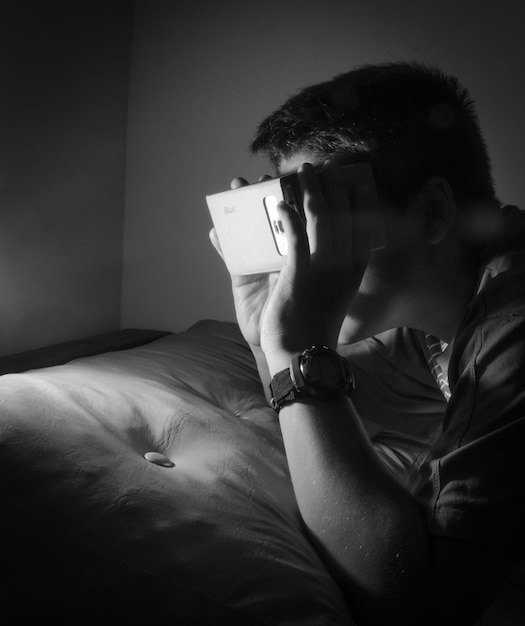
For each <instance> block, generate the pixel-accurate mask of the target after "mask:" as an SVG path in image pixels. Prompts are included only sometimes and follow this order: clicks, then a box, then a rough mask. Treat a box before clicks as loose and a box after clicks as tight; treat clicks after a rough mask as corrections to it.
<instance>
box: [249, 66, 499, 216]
mask: <svg viewBox="0 0 525 626" xmlns="http://www.w3.org/2000/svg"><path fill="white" fill-rule="evenodd" d="M251 149H252V151H253V152H254V153H259V154H265V155H266V156H267V157H269V159H270V160H271V162H272V164H273V165H274V167H278V165H279V162H280V161H281V160H282V159H285V158H288V157H290V156H292V155H293V154H295V153H298V152H301V151H307V152H310V153H312V154H313V155H314V156H316V157H319V158H325V157H327V156H329V155H338V157H339V158H340V159H341V162H345V161H348V162H356V161H370V162H371V163H372V166H373V169H374V174H375V178H376V183H377V186H378V189H379V191H380V192H382V193H383V194H384V195H385V197H386V198H387V199H388V200H389V201H390V202H391V203H392V204H393V205H394V206H397V207H402V206H404V205H405V204H406V202H407V201H408V200H409V198H410V197H411V196H412V195H413V194H414V193H416V192H417V191H418V189H419V188H420V186H421V185H422V184H423V182H424V181H425V179H427V178H428V177H430V176H442V177H443V178H445V179H446V180H447V181H448V182H449V184H450V186H451V187H452V190H453V192H454V195H455V198H456V202H457V203H458V204H460V205H462V204H467V203H472V202H478V201H486V200H489V201H493V200H494V199H495V195H494V182H493V179H492V173H491V165H490V159H489V156H488V152H487V148H486V145H485V142H484V140H483V136H482V133H481V130H480V127H479V122H478V119H477V116H476V113H475V111H474V103H473V101H472V99H471V98H470V96H469V94H468V92H467V90H466V89H465V88H464V87H462V86H461V85H460V84H459V82H458V80H457V79H456V78H455V77H453V76H449V75H446V74H444V73H443V72H442V71H441V70H438V69H437V68H433V67H430V66H426V65H423V64H420V63H384V64H378V65H363V66H361V67H358V68H356V69H354V70H352V71H350V72H347V73H345V74H340V75H338V76H336V77H335V78H333V79H332V80H329V81H327V82H323V83H320V84H317V85H312V86H309V87H306V88H305V89H303V90H302V91H300V92H299V93H298V94H297V95H295V96H293V97H291V98H290V99H289V100H288V101H287V102H285V104H283V105H282V106H281V107H280V108H279V109H278V110H277V111H275V112H274V113H273V114H271V115H270V116H269V117H268V118H267V119H265V120H264V121H263V122H262V123H261V124H260V125H259V127H258V130H257V133H256V137H255V139H254V141H253V143H252V145H251Z"/></svg>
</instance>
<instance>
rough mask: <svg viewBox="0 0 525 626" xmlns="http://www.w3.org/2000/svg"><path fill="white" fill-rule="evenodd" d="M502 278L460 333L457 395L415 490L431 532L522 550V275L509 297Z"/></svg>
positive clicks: (454, 381)
mask: <svg viewBox="0 0 525 626" xmlns="http://www.w3.org/2000/svg"><path fill="white" fill-rule="evenodd" d="M505 283H506V281H499V282H498V283H497V284H496V291H495V292H492V293H489V294H483V295H482V296H479V297H478V298H477V300H476V303H475V305H474V306H473V307H472V310H471V311H470V314H469V317H468V318H467V322H466V323H465V324H464V325H463V330H462V331H461V332H460V333H459V334H458V336H457V338H456V341H455V345H454V352H453V355H452V359H451V363H450V368H449V379H450V383H451V389H452V396H451V399H450V402H449V404H448V407H447V410H446V413H445V418H444V422H443V430H442V432H441V435H440V436H439V438H438V439H437V441H436V443H435V445H434V446H433V449H432V451H431V455H430V457H429V459H428V461H427V462H426V463H425V464H423V466H422V467H421V479H422V480H420V482H419V485H418V487H417V489H416V490H415V495H416V498H417V499H418V500H419V502H420V503H421V504H422V506H423V508H424V510H425V512H426V514H427V515H428V524H429V530H430V532H431V534H435V535H440V536H445V537H450V538H454V539H458V540H461V541H466V542H470V543H473V544H476V545H480V546H484V547H486V548H489V549H493V550H497V551H498V552H503V553H508V554H511V555H513V556H519V557H521V558H524V557H525V539H524V535H525V533H524V530H523V529H524V528H525V506H524V501H525V454H524V450H523V448H524V446H525V307H524V306H523V296H522V295H521V293H520V292H521V291H522V290H523V287H522V285H523V284H525V283H523V282H522V281H520V283H519V289H517V290H516V287H515V285H516V281H514V283H513V285H514V287H513V288H514V289H515V294H516V297H512V293H510V296H511V297H510V301H511V302H510V305H509V290H508V289H507V290H505ZM493 302H506V303H507V304H506V306H505V307H503V306H494V305H493V304H492V303H493Z"/></svg>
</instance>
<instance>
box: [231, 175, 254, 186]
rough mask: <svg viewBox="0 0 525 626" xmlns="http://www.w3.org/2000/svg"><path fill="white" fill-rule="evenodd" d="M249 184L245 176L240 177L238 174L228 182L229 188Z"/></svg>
mask: <svg viewBox="0 0 525 626" xmlns="http://www.w3.org/2000/svg"><path fill="white" fill-rule="evenodd" d="M249 184H250V183H249V182H248V181H247V180H246V178H241V177H240V176H238V177H237V178H234V179H233V180H232V182H231V183H230V189H239V187H246V185H249Z"/></svg>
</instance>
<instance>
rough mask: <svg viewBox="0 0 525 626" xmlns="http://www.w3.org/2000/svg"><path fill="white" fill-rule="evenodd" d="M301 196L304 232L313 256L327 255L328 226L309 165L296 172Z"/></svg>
mask: <svg viewBox="0 0 525 626" xmlns="http://www.w3.org/2000/svg"><path fill="white" fill-rule="evenodd" d="M297 175H298V178H299V185H300V187H301V192H302V194H303V208H304V217H305V222H306V232H307V234H308V241H309V242H310V251H311V253H312V254H313V255H316V256H319V255H323V254H327V253H329V251H330V248H331V238H330V224H329V221H328V220H327V216H328V214H327V207H326V203H325V199H324V196H323V191H322V188H321V184H320V181H319V179H318V178H317V175H316V173H315V169H314V167H313V166H312V165H311V164H310V163H303V164H302V165H301V166H300V167H299V169H298V170H297Z"/></svg>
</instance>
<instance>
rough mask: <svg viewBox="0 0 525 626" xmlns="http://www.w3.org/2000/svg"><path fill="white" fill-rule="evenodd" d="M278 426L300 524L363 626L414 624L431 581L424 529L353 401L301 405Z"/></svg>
mask: <svg viewBox="0 0 525 626" xmlns="http://www.w3.org/2000/svg"><path fill="white" fill-rule="evenodd" d="M280 423H281V429H282V433H283V439H284V443H285V448H286V454H287V459H288V464H289V467H290V472H291V476H292V481H293V485H294V490H295V494H296V497H297V501H298V504H299V509H300V511H301V514H302V517H303V519H304V522H305V524H306V526H307V528H308V530H309V533H310V535H311V539H312V541H313V543H314V545H315V546H316V548H317V549H318V551H319V553H320V555H321V557H322V558H323V560H324V561H325V562H326V564H327V565H328V567H329V569H330V570H331V572H332V574H333V575H334V577H335V578H336V579H337V580H338V582H339V584H340V586H341V588H342V589H343V592H344V593H345V595H346V597H347V599H348V601H349V604H350V607H351V610H352V611H353V612H354V613H355V615H356V618H357V619H358V623H364V624H368V623H370V624H375V623H380V624H383V623H386V622H385V621H384V619H385V618H386V617H388V623H389V624H394V623H398V622H399V623H403V624H408V623H410V621H409V619H410V615H417V613H418V611H417V607H416V606H415V605H416V604H417V602H418V600H420V599H421V598H422V597H423V596H424V594H423V593H422V592H423V591H424V590H425V589H426V578H427V576H428V545H427V536H426V532H425V527H424V522H423V519H422V516H421V513H420V510H419V508H418V507H417V505H416V503H415V502H414V500H413V499H412V497H411V496H410V494H409V493H408V492H407V491H406V490H405V489H404V488H403V487H402V486H401V485H400V484H399V483H398V482H397V481H396V480H395V479H394V478H393V477H392V476H391V475H390V474H389V472H388V470H387V468H385V467H384V466H383V464H382V462H381V461H380V459H379V458H378V457H377V455H376V453H375V451H374V449H373V447H372V446H371V444H370V442H369V440H368V437H367V435H366V433H365V431H364V430H363V428H362V427H361V424H360V421H359V418H358V416H357V415H356V413H355V410H354V409H353V405H352V404H351V402H350V400H349V399H348V398H346V397H345V398H338V399H336V400H333V401H329V402H325V401H319V400H316V399H313V398H312V399H310V398H306V399H304V400H301V401H296V402H293V403H291V404H289V405H285V406H284V407H283V408H282V409H281V412H280ZM396 615H397V617H396ZM360 620H361V621H360Z"/></svg>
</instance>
